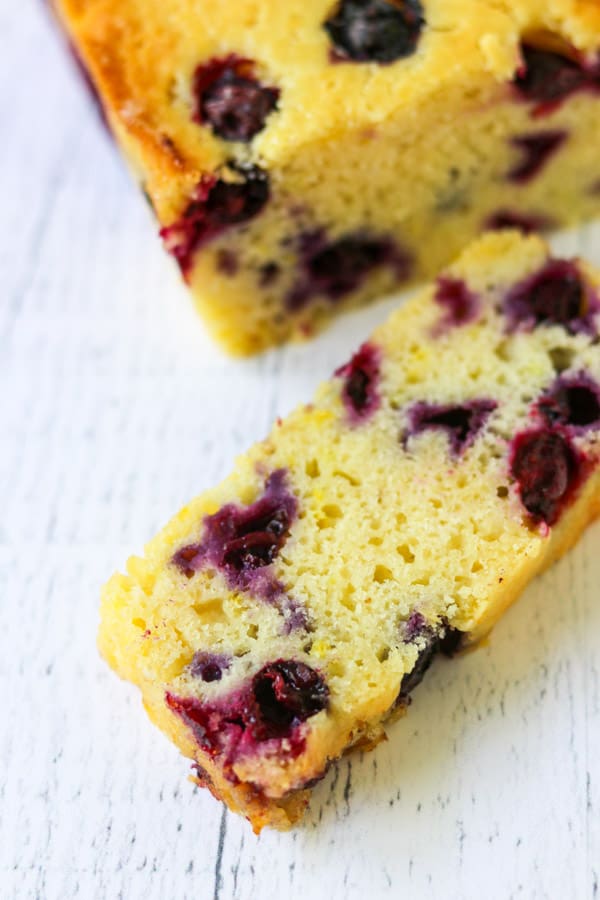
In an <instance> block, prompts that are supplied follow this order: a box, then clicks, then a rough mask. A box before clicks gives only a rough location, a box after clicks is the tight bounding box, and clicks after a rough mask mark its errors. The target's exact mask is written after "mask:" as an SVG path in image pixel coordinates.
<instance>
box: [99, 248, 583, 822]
mask: <svg viewBox="0 0 600 900" xmlns="http://www.w3.org/2000/svg"><path fill="white" fill-rule="evenodd" d="M599 328H600V287H599V281H598V278H597V276H596V275H595V274H594V272H593V271H592V270H591V269H590V268H589V266H588V265H586V264H585V263H584V262H582V261H579V260H557V259H552V258H551V257H550V255H549V250H548V248H547V247H546V245H545V244H544V243H543V241H542V240H541V239H540V238H537V237H533V236H532V237H523V236H521V235H519V234H518V233H517V232H512V231H510V232H508V231H507V232H503V233H498V234H490V235H488V236H486V237H484V238H481V239H480V240H479V241H478V242H476V243H475V244H473V245H472V246H471V247H470V248H469V249H468V250H467V251H466V252H465V253H464V255H463V256H461V257H460V258H459V260H458V261H457V262H456V263H455V264H453V265H452V266H451V267H450V268H449V269H447V270H446V271H445V272H444V273H443V274H442V275H441V276H440V277H439V278H438V279H437V281H436V282H435V283H434V284H433V285H431V286H430V287H428V288H427V289H426V290H425V291H424V292H423V293H422V294H421V295H420V296H417V297H416V298H415V299H414V300H412V301H410V302H409V303H408V304H407V305H406V306H404V307H403V308H401V309H399V310H398V311H397V312H396V313H395V314H394V315H393V316H392V317H391V318H390V320H389V321H388V322H387V323H386V324H385V325H383V326H382V327H380V328H379V329H378V330H377V331H375V333H374V334H373V335H372V336H371V337H370V338H369V340H368V341H367V342H365V343H364V344H363V345H362V347H361V348H360V349H359V350H358V351H357V352H356V353H355V355H354V356H353V357H352V358H351V359H350V361H349V362H348V363H347V364H346V365H344V366H342V367H341V368H339V369H338V371H337V372H336V373H335V375H334V376H333V377H332V379H331V380H330V381H328V382H326V383H325V384H323V385H322V386H321V387H320V388H319V390H318V391H317V393H316V396H315V398H314V400H313V402H312V403H309V404H308V405H305V406H301V407H300V408H299V409H297V410H296V411H295V412H293V413H292V414H291V415H290V416H288V417H287V418H286V419H285V420H279V421H278V422H277V423H276V425H275V426H274V428H273V431H272V433H271V435H270V436H269V437H268V438H267V439H266V440H265V441H263V442H262V443H259V444H257V445H255V446H254V447H253V448H252V449H251V450H250V451H249V452H248V453H247V454H246V455H244V456H242V457H241V458H240V459H239V460H238V462H237V465H236V467H235V470H234V472H233V474H232V475H231V476H230V477H229V478H228V479H227V480H225V481H224V482H223V483H222V484H221V485H220V486H218V487H217V488H215V489H214V490H210V491H208V492H207V493H205V494H203V495H201V496H200V497H198V498H196V499H195V500H193V501H192V502H191V503H190V504H189V505H187V506H186V507H185V508H184V509H182V510H181V512H180V513H179V514H178V515H177V516H175V518H174V519H173V520H172V521H171V522H170V523H169V524H168V525H167V527H166V528H165V529H164V530H163V531H162V532H160V534H158V536H157V537H155V538H154V539H153V540H152V541H151V542H150V543H149V544H148V546H147V548H146V551H145V555H144V556H143V557H141V558H140V557H133V558H132V559H131V560H130V561H129V564H128V574H126V575H115V576H114V577H113V578H112V580H111V581H110V582H109V583H108V585H107V587H106V589H105V592H104V597H103V602H102V613H101V620H102V621H101V629H100V647H101V650H102V652H103V654H104V656H105V657H106V659H107V660H108V661H109V663H110V664H111V666H113V668H114V669H115V670H116V671H117V672H118V673H119V674H120V675H121V676H123V677H124V678H127V679H129V680H131V681H132V682H134V683H135V684H137V685H138V686H139V688H140V689H141V691H142V694H143V699H144V703H145V706H146V708H147V710H148V712H149V714H150V716H151V718H152V719H153V720H154V721H155V722H156V723H157V724H158V725H159V726H160V727H161V728H162V729H163V730H164V731H165V732H166V733H167V734H168V735H169V736H170V737H171V738H172V739H173V740H174V741H175V743H176V744H177V745H178V746H179V747H180V748H181V750H182V751H183V753H184V754H186V755H187V756H189V757H191V758H192V759H193V760H194V770H195V773H196V777H197V780H198V782H199V783H200V784H203V785H205V786H207V787H208V788H209V789H210V790H211V791H212V792H213V794H214V795H215V796H216V797H218V798H220V799H222V800H223V801H224V802H225V803H227V805H228V806H229V807H230V808H231V809H233V810H236V811H239V812H241V813H243V814H244V815H246V816H247V817H248V818H249V819H250V821H251V822H252V824H253V826H254V828H255V829H256V830H259V829H260V828H261V827H262V826H263V825H266V824H268V825H273V826H275V827H279V828H284V827H287V826H289V825H290V824H291V823H293V822H294V821H296V820H297V819H298V818H299V817H300V816H301V814H302V811H303V809H304V807H305V805H306V803H307V800H308V796H309V791H310V788H311V787H312V786H313V785H314V784H315V783H316V781H318V780H319V779H320V778H321V777H322V776H323V775H324V773H325V772H326V770H327V768H328V766H329V765H330V764H331V762H332V761H334V760H335V759H336V758H338V757H339V756H340V755H341V754H342V753H343V752H344V751H346V750H347V749H348V748H350V747H352V746H354V745H363V746H364V745H368V744H371V745H372V744H374V743H376V742H377V740H378V739H379V738H380V737H381V736H382V735H383V723H384V722H385V720H386V719H387V718H388V717H390V716H393V715H395V714H398V713H399V712H401V711H402V710H403V709H404V708H405V707H406V706H407V705H408V702H409V696H410V693H411V691H412V689H413V688H414V687H415V686H416V685H417V684H418V683H419V681H420V679H421V677H422V676H423V674H424V672H425V670H426V669H427V667H428V665H429V663H430V662H431V660H432V657H433V655H434V654H435V653H436V652H437V651H438V650H445V651H447V652H452V650H454V649H456V648H457V647H458V646H460V645H464V644H467V643H471V642H475V641H477V640H478V639H480V638H481V637H482V636H483V635H485V634H486V633H487V632H488V631H489V630H490V628H491V627H492V626H493V624H494V623H495V622H496V620H497V619H498V617H499V616H500V615H501V613H502V612H503V611H504V610H505V609H506V608H507V607H508V605H509V604H511V603H512V602H513V601H514V600H515V598H516V597H517V596H518V594H519V593H520V592H521V590H522V589H523V588H524V587H525V585H526V584H527V583H528V582H529V581H530V580H531V579H532V578H533V577H534V576H535V575H536V574H538V573H539V572H540V571H541V570H542V569H544V568H545V567H546V566H547V565H549V564H550V563H551V562H552V561H553V560H555V559H556V558H557V557H558V556H559V555H560V554H561V553H563V552H564V551H565V550H566V549H567V548H568V547H569V546H570V545H571V544H572V543H573V542H574V541H575V540H576V538H577V537H578V535H579V534H580V532H581V531H582V529H583V528H584V527H585V525H586V524H587V523H588V522H589V521H590V520H591V519H592V518H593V517H594V516H595V515H596V514H597V513H598V512H599V511H600V469H599V462H600V342H599V340H598V330H599ZM174 452H175V449H174ZM397 737H398V739H400V737H401V735H400V733H398V735H397Z"/></svg>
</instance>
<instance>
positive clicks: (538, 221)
mask: <svg viewBox="0 0 600 900" xmlns="http://www.w3.org/2000/svg"><path fill="white" fill-rule="evenodd" d="M483 227H484V230H485V231H495V230H499V229H502V228H516V229H517V230H518V231H521V232H522V233H523V234H532V233H533V232H535V231H549V230H550V229H551V228H555V227H556V222H555V221H554V220H553V219H551V218H550V217H549V216H545V215H543V214H542V213H520V212H516V211H513V210H510V209H499V210H497V211H496V212H494V213H492V214H491V215H490V216H488V218H487V219H486V220H485V222H484V224H483Z"/></svg>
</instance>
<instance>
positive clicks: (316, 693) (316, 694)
mask: <svg viewBox="0 0 600 900" xmlns="http://www.w3.org/2000/svg"><path fill="white" fill-rule="evenodd" d="M252 693H253V696H254V701H255V703H256V705H257V707H258V709H259V711H260V715H261V718H262V721H263V723H264V724H263V726H262V728H261V731H263V732H266V734H267V736H268V737H272V736H276V734H277V732H279V731H281V732H283V733H285V732H286V731H287V730H288V729H289V728H290V727H292V726H293V725H297V724H299V723H300V722H304V721H306V719H308V718H310V717H311V716H314V715H315V714H316V713H318V712H320V711H321V710H322V709H326V708H327V705H328V700H329V689H328V688H327V685H326V684H325V682H324V681H323V678H322V677H321V676H320V675H319V673H318V672H316V671H315V670H314V669H311V667H310V666H307V665H306V664H305V663H302V662H297V661H295V660H293V659H288V660H284V659H280V660H278V661H277V662H274V663H269V665H266V666H264V668H262V669H261V670H260V672H258V673H257V674H256V675H255V676H254V678H253V680H252Z"/></svg>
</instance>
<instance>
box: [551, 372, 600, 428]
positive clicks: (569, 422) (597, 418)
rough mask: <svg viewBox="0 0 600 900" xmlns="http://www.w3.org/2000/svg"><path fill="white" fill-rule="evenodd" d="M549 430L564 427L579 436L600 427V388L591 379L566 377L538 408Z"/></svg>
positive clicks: (558, 380) (587, 377) (578, 376)
mask: <svg viewBox="0 0 600 900" xmlns="http://www.w3.org/2000/svg"><path fill="white" fill-rule="evenodd" d="M537 409H538V412H539V414H540V415H541V417H542V418H543V419H544V421H545V422H546V424H547V425H549V426H562V427H564V428H569V429H571V430H572V431H573V432H574V433H576V434H580V433H582V432H584V431H587V430H589V429H595V428H598V427H600V385H598V384H597V383H596V382H595V381H594V380H593V379H592V378H590V377H589V375H587V374H585V373H583V372H582V373H581V374H579V375H563V376H561V377H560V378H557V379H556V381H555V382H554V384H553V385H552V386H551V387H550V388H549V389H548V390H547V391H546V392H545V393H544V395H543V396H542V398H541V400H540V401H539V403H538V405H537Z"/></svg>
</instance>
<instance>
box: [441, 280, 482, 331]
mask: <svg viewBox="0 0 600 900" xmlns="http://www.w3.org/2000/svg"><path fill="white" fill-rule="evenodd" d="M433 299H434V300H435V302H436V303H437V304H438V306H441V307H442V309H443V310H444V316H443V318H442V320H441V322H440V323H439V324H438V326H437V327H436V329H435V331H436V334H440V333H443V332H444V331H446V330H447V329H448V328H454V327H458V326H460V325H467V324H468V323H469V322H472V321H473V320H474V319H476V318H477V315H478V313H479V307H480V303H479V298H478V297H477V295H476V294H474V293H473V292H472V291H471V290H469V288H468V286H467V285H466V283H465V282H464V281H463V280H462V278H451V277H450V276H449V275H442V276H440V278H438V280H437V285H436V290H435V294H434V298H433Z"/></svg>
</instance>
